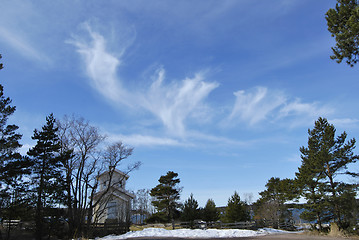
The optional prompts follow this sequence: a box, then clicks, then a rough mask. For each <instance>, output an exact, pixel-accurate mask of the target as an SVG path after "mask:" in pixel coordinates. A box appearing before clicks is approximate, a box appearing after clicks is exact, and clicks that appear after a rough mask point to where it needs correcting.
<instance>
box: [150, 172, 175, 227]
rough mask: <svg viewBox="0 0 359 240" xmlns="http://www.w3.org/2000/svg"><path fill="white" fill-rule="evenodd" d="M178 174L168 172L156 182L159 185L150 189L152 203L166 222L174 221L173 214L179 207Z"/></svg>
mask: <svg viewBox="0 0 359 240" xmlns="http://www.w3.org/2000/svg"><path fill="white" fill-rule="evenodd" d="M177 177H178V173H175V172H173V171H168V172H167V174H166V175H164V176H161V177H160V179H159V180H158V181H159V182H160V183H159V184H158V185H157V186H156V187H154V188H152V189H151V192H150V195H151V196H152V197H154V198H155V199H154V200H153V201H152V204H153V206H154V207H155V208H156V210H157V212H158V213H160V214H163V215H164V216H165V217H166V220H167V221H171V220H173V219H174V213H175V211H176V210H177V209H178V207H179V206H180V204H179V203H178V201H179V199H180V192H181V189H180V188H179V187H178V184H179V183H180V179H179V178H177Z"/></svg>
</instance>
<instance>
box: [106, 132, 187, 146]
mask: <svg viewBox="0 0 359 240" xmlns="http://www.w3.org/2000/svg"><path fill="white" fill-rule="evenodd" d="M109 141H113V142H115V141H123V142H125V143H126V144H128V145H131V146H182V145H185V144H184V143H182V142H180V141H178V140H176V139H172V138H166V137H164V138H161V137H154V136H149V135H141V134H132V135H110V136H109Z"/></svg>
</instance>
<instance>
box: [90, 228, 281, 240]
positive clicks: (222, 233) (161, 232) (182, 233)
mask: <svg viewBox="0 0 359 240" xmlns="http://www.w3.org/2000/svg"><path fill="white" fill-rule="evenodd" d="M278 233H288V232H286V231H281V230H276V229H271V228H263V229H259V230H258V231H252V230H240V229H227V230H217V229H207V230H201V229H195V230H191V229H177V230H166V229H163V228H146V229H144V230H142V231H135V232H128V233H126V234H123V235H119V236H112V235H111V236H106V237H104V238H97V240H120V239H127V238H136V237H168V238H172V237H173V238H237V237H253V236H263V235H267V234H278Z"/></svg>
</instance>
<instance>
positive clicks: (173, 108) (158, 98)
mask: <svg viewBox="0 0 359 240" xmlns="http://www.w3.org/2000/svg"><path fill="white" fill-rule="evenodd" d="M164 78H165V71H164V69H160V70H159V71H158V77H157V79H156V80H155V81H154V82H153V83H152V85H151V87H150V89H149V90H148V91H147V93H146V94H145V95H144V98H143V101H142V102H141V105H142V106H143V107H145V108H146V109H148V110H149V111H151V112H152V113H153V114H154V115H156V116H157V117H159V118H160V119H161V120H162V122H163V124H164V125H165V126H166V127H167V128H168V129H169V130H170V131H171V132H177V133H181V134H183V133H184V131H185V126H184V122H185V120H186V119H187V118H188V117H190V116H191V113H192V112H194V111H195V110H196V109H197V108H199V107H200V105H201V103H202V101H203V100H204V99H205V98H206V97H207V96H208V95H209V93H210V92H211V91H212V90H213V89H215V88H216V87H217V86H218V84H217V83H208V82H205V81H204V75H203V74H202V73H197V74H196V75H195V76H194V77H193V78H186V79H184V80H183V81H180V82H179V83H172V84H169V85H165V84H164V83H163V81H164Z"/></svg>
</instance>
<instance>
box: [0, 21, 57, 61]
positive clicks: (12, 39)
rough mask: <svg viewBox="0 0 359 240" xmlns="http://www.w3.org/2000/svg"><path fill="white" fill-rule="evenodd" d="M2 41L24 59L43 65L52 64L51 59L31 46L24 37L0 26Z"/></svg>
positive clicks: (0, 39) (0, 38)
mask: <svg viewBox="0 0 359 240" xmlns="http://www.w3.org/2000/svg"><path fill="white" fill-rule="evenodd" d="M0 41H2V42H4V43H6V44H8V45H10V46H11V47H12V48H14V49H15V50H16V51H17V52H18V53H19V54H21V55H23V56H24V57H26V58H28V59H30V60H35V61H39V62H43V63H47V64H49V63H51V61H50V59H49V58H48V57H47V56H46V55H45V54H43V53H42V52H41V51H39V50H38V49H36V48H35V47H34V46H33V45H32V44H30V43H29V42H28V41H27V40H26V39H25V38H24V37H23V36H21V35H20V34H18V33H16V31H15V30H11V31H10V30H9V29H6V28H4V27H1V26H0Z"/></svg>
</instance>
